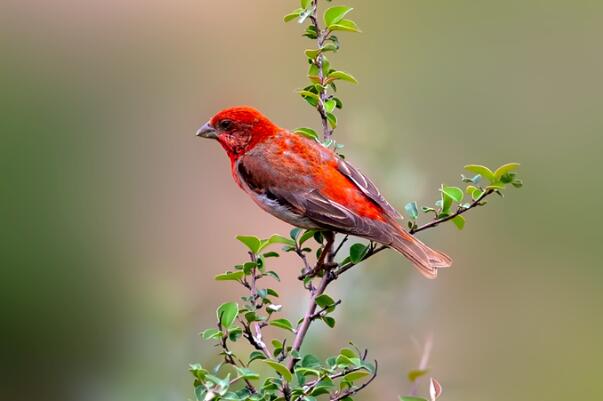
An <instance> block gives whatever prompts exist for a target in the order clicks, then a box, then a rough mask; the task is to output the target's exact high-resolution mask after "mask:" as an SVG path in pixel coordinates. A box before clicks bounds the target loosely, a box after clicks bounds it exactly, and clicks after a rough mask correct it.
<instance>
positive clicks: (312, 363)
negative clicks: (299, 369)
mask: <svg viewBox="0 0 603 401" xmlns="http://www.w3.org/2000/svg"><path fill="white" fill-rule="evenodd" d="M301 366H303V367H304V368H317V367H320V359H318V358H317V357H316V355H312V354H306V355H304V357H303V358H302V360H301Z"/></svg>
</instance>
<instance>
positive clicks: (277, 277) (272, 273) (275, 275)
mask: <svg viewBox="0 0 603 401" xmlns="http://www.w3.org/2000/svg"><path fill="white" fill-rule="evenodd" d="M264 256H266V255H264ZM276 256H278V253H277V254H276ZM266 275H267V276H270V277H272V278H273V279H275V280H276V281H281V278H280V276H279V275H278V273H277V272H275V271H272V270H270V271H267V272H266Z"/></svg>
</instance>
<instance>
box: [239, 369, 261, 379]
mask: <svg viewBox="0 0 603 401" xmlns="http://www.w3.org/2000/svg"><path fill="white" fill-rule="evenodd" d="M235 369H236V370H237V372H238V373H239V376H241V377H242V378H243V379H247V380H258V379H259V378H260V375H259V374H258V373H255V372H254V371H253V370H251V369H248V368H240V367H238V366H235Z"/></svg>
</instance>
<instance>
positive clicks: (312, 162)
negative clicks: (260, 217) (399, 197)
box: [196, 106, 452, 279]
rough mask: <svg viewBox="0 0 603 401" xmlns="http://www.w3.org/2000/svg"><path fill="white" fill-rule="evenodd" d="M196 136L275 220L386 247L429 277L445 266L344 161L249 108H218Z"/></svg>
mask: <svg viewBox="0 0 603 401" xmlns="http://www.w3.org/2000/svg"><path fill="white" fill-rule="evenodd" d="M196 134H197V136H199V137H202V138H208V139H214V140H217V141H218V143H219V144H220V145H221V146H222V148H224V150H225V151H226V154H227V155H228V158H229V159H230V167H231V170H232V177H233V179H234V181H235V182H236V184H237V185H238V186H239V187H240V188H241V189H242V190H243V191H244V192H245V193H247V194H248V195H249V196H250V197H251V199H252V200H253V201H254V202H255V203H256V204H257V205H258V206H259V207H260V208H262V209H263V210H264V211H266V212H268V213H270V214H271V215H273V216H275V217H276V218H278V219H280V220H283V221H285V222H287V223H289V224H292V225H294V226H296V227H300V228H304V229H317V230H329V231H332V232H337V233H342V234H347V235H353V236H357V237H360V238H365V239H367V240H370V241H374V242H376V243H380V244H382V245H385V246H387V247H390V248H393V249H394V250H396V251H398V252H399V253H400V254H402V255H404V256H405V257H406V258H407V259H408V260H410V262H411V263H412V264H413V265H414V266H415V267H416V268H417V269H418V271H419V272H420V273H421V274H422V275H423V276H425V277H427V278H430V279H433V278H436V277H437V274H438V269H440V268H446V267H450V266H451V265H452V259H451V258H450V257H448V256H447V255H446V254H444V253H442V252H438V251H436V250H433V249H431V248H430V247H428V246H427V245H425V244H424V243H422V242H421V241H419V240H418V239H417V238H415V237H414V236H413V235H411V234H410V233H408V232H407V231H406V230H405V229H404V228H403V226H402V224H401V223H400V221H401V220H402V217H401V215H400V213H398V211H397V210H396V209H395V208H394V207H393V206H392V205H391V204H390V203H389V202H388V201H387V200H386V199H385V198H384V197H383V195H382V194H381V193H380V192H379V190H378V189H377V187H376V186H375V184H373V183H372V182H371V180H369V179H368V178H367V177H366V176H365V175H364V174H363V173H361V172H360V171H359V170H358V169H357V168H355V167H354V166H352V165H351V164H350V163H349V162H348V161H347V160H344V159H343V158H342V157H340V156H339V155H337V153H335V152H334V151H333V150H331V149H329V148H328V147H326V146H324V145H323V144H321V143H319V142H317V141H316V140H313V139H311V138H308V137H305V136H302V135H300V134H297V133H294V132H291V131H288V130H286V129H283V128H280V127H279V126H277V125H276V124H274V123H273V122H272V121H271V120H270V119H268V118H267V117H266V116H264V115H263V114H262V113H260V112H259V111H258V110H256V109H255V108H253V107H250V106H237V107H231V108H227V109H224V110H221V111H219V112H218V113H216V114H215V115H214V116H213V117H212V118H211V119H210V120H209V121H208V122H207V123H205V124H204V125H203V126H201V127H200V128H199V129H198V130H197V133H196Z"/></svg>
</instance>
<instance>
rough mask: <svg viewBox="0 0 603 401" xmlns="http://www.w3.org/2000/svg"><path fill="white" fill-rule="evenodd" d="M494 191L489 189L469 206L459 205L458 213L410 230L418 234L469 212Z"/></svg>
mask: <svg viewBox="0 0 603 401" xmlns="http://www.w3.org/2000/svg"><path fill="white" fill-rule="evenodd" d="M494 192H496V190H494V189H487V190H485V191H484V192H483V193H482V194H481V195H480V196H479V197H478V198H477V199H476V200H474V201H473V202H471V203H470V204H469V206H467V207H459V209H458V210H457V211H456V213H453V214H451V215H450V216H446V217H442V218H441V219H434V220H433V221H430V222H429V223H426V224H423V225H422V226H419V227H414V228H412V229H411V230H409V231H408V232H409V233H411V234H416V233H418V232H420V231H423V230H427V229H428V228H432V227H436V226H437V225H439V224H440V223H444V222H446V221H448V220H452V219H454V218H455V217H456V216H460V215H461V214H463V213H465V212H467V211H468V210H469V209H473V208H474V207H476V206H481V205H482V203H481V202H482V200H484V198H485V197H486V196H488V195H491V194H493V193H494Z"/></svg>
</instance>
